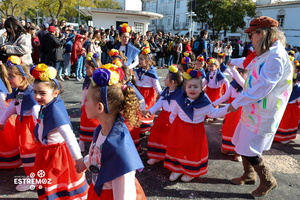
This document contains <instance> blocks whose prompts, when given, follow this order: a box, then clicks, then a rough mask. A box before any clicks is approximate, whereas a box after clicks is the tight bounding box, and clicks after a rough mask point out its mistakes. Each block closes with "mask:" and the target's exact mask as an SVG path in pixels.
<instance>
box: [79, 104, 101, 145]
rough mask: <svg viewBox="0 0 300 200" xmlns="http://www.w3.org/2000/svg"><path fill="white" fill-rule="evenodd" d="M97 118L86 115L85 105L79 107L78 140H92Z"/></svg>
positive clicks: (97, 122) (97, 123)
mask: <svg viewBox="0 0 300 200" xmlns="http://www.w3.org/2000/svg"><path fill="white" fill-rule="evenodd" d="M99 124H100V123H99V121H98V120H97V119H89V118H88V117H87V115H86V110H85V105H83V106H82V107H81V116H80V134H79V140H81V141H84V142H92V140H93V133H94V130H95V129H96V128H97V126H98V125H99Z"/></svg>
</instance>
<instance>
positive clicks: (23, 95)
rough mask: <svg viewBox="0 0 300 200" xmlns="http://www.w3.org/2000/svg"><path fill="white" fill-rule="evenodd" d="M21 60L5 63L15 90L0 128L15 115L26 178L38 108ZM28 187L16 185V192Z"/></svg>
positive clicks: (0, 119)
mask: <svg viewBox="0 0 300 200" xmlns="http://www.w3.org/2000/svg"><path fill="white" fill-rule="evenodd" d="M20 63H21V60H20V58H19V57H17V56H10V57H9V58H8V61H7V62H6V66H7V68H8V80H9V83H10V85H11V87H12V88H16V90H15V91H14V92H13V93H12V94H10V95H9V96H8V99H12V101H11V102H10V103H9V106H8V107H7V108H6V110H5V112H4V113H3V114H2V115H1V116H0V126H1V127H2V128H3V126H4V125H5V123H6V121H7V119H9V117H10V116H12V115H13V114H14V113H17V118H16V124H15V129H16V133H17V137H18V141H19V144H18V145H19V150H20V156H21V160H22V163H23V167H24V171H25V174H26V176H29V175H30V173H32V172H33V166H34V159H35V155H36V150H37V143H36V142H35V140H34V127H35V123H36V122H35V120H36V119H37V117H38V112H39V109H40V106H39V105H38V104H37V103H36V101H35V100H34V98H33V88H32V85H30V84H31V83H32V81H33V80H34V79H33V77H32V76H31V75H30V73H29V66H27V65H24V64H22V65H20ZM29 189H30V185H29V184H26V182H22V183H21V184H19V185H17V187H16V190H17V191H26V190H29Z"/></svg>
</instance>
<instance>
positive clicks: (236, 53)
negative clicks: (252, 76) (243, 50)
mask: <svg viewBox="0 0 300 200" xmlns="http://www.w3.org/2000/svg"><path fill="white" fill-rule="evenodd" d="M231 46H232V54H231V57H232V58H239V57H240V56H239V53H240V45H239V44H238V41H237V40H236V39H235V40H234V41H233V42H232V43H231Z"/></svg>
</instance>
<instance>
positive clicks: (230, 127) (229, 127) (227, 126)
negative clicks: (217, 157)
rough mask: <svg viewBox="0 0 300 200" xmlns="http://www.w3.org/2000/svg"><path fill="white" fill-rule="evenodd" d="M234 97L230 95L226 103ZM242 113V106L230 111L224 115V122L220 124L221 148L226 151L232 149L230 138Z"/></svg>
mask: <svg viewBox="0 0 300 200" xmlns="http://www.w3.org/2000/svg"><path fill="white" fill-rule="evenodd" d="M234 99H235V98H232V97H230V98H229V99H228V103H231V102H232V101H233V100H234ZM241 115H242V107H240V108H239V109H238V110H237V111H236V112H230V113H228V114H227V115H225V118H224V123H223V126H222V149H224V150H227V151H234V147H235V146H234V145H233V144H232V142H231V140H232V137H233V134H234V131H235V128H236V126H237V125H238V123H239V121H240V119H241Z"/></svg>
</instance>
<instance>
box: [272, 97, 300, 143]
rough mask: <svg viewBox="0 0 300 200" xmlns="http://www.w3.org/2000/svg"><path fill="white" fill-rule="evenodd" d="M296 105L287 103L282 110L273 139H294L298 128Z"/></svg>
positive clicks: (279, 140) (278, 140)
mask: <svg viewBox="0 0 300 200" xmlns="http://www.w3.org/2000/svg"><path fill="white" fill-rule="evenodd" d="M298 109H299V108H298V105H297V103H289V104H288V105H287V107H286V109H285V111H284V114H283V117H282V119H281V121H280V124H279V126H278V130H277V132H276V134H275V137H274V141H277V142H281V141H287V140H292V139H295V138H296V136H297V130H298V121H299V119H298V117H299V116H298V112H295V111H298Z"/></svg>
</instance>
